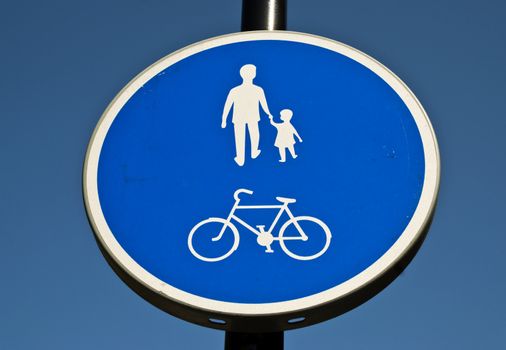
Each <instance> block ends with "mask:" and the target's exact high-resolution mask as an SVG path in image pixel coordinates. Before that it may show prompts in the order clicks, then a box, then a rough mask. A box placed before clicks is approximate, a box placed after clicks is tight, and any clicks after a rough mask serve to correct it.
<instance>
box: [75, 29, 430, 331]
mask: <svg viewBox="0 0 506 350" xmlns="http://www.w3.org/2000/svg"><path fill="white" fill-rule="evenodd" d="M438 182H439V156H438V150H437V144H436V139H435V136H434V133H433V130H432V127H431V125H430V122H429V120H428V118H427V116H426V114H425V112H424V111H423V109H422V107H421V106H420V104H419V102H418V101H417V99H416V98H415V97H414V95H413V94H412V93H411V92H410V91H409V89H408V88H407V87H406V86H405V85H404V84H403V83H402V82H401V81H400V80H399V79H398V78H397V77H396V76H395V75H393V74H392V73H391V72H390V71H388V70H387V69H386V68H385V67H383V66H382V65H381V64H379V63H378V62H376V61H374V60H373V59H371V58H370V57H368V56H366V55H365V54H363V53H361V52H359V51H357V50H355V49H352V48H350V47H348V46H345V45H343V44H340V43H338V42H335V41H331V40H328V39H325V38H321V37H316V36H312V35H307V34H301V33H294V32H245V33H237V34H232V35H227V36H222V37H217V38H213V39H210V40H206V41H203V42H201V43H197V44H195V45H192V46H189V47H187V48H185V49H183V50H180V51H178V52H176V53H174V54H172V55H169V56H167V57H165V58H163V59H162V60H160V61H158V62H157V63H155V64H154V65H152V66H151V67H149V68H148V69H146V70H145V71H144V72H142V73H141V74H140V75H139V76H137V77H136V78H135V79H134V80H133V81H132V82H130V84H129V85H128V86H127V87H125V89H123V90H122V91H121V92H120V93H119V95H118V96H117V97H116V99H115V100H114V101H113V102H112V103H111V105H110V106H109V107H108V109H107V110H106V112H105V113H104V115H103V117H102V119H101V120H100V122H99V124H98V126H97V128H96V130H95V132H94V134H93V137H92V140H91V142H90V146H89V149H88V154H87V158H86V162H85V168H84V195H85V202H86V207H87V212H88V216H89V219H90V222H91V224H92V226H93V229H94V231H95V233H96V236H97V239H98V241H99V243H100V245H101V246H102V248H103V251H104V252H105V254H106V255H107V256H108V258H109V260H110V262H111V263H112V264H113V266H115V269H116V270H117V271H120V272H119V273H120V275H122V277H123V279H124V280H125V281H126V282H127V283H129V284H130V285H131V286H132V287H133V288H134V289H136V291H137V292H138V293H139V294H141V295H143V296H144V297H146V299H148V300H150V301H151V302H153V303H154V304H156V305H157V306H159V307H161V308H163V309H165V310H167V311H169V312H171V313H173V314H176V315H178V316H180V317H183V318H185V319H188V320H191V321H194V322H198V323H201V324H205V325H208V326H210V327H217V328H224V329H240V328H241V327H242V326H241V324H244V323H241V322H240V320H246V321H245V322H250V325H249V326H248V327H250V328H249V329H256V328H255V327H257V326H258V327H257V328H258V329H260V328H261V326H259V324H260V323H261V322H264V324H269V326H268V327H270V328H269V329H268V330H276V329H287V328H295V327H299V326H304V325H307V324H311V323H315V322H318V321H321V320H323V319H326V318H329V317H332V316H335V315H337V314H338V313H342V312H344V311H346V310H347V309H350V308H351V307H353V306H356V305H357V304H359V303H361V302H363V301H365V300H366V299H367V298H369V297H370V296H372V295H373V294H375V293H377V292H378V291H379V290H381V289H382V288H383V287H384V286H386V285H387V284H388V283H389V282H390V281H391V280H392V279H393V278H394V277H395V276H393V277H391V278H387V279H386V280H385V281H384V282H382V283H379V284H378V283H376V282H378V281H381V279H382V278H384V276H388V274H389V273H391V274H396V273H395V272H392V271H391V270H392V269H394V268H395V267H396V266H397V270H399V269H398V265H396V264H398V263H399V262H400V261H402V260H403V259H404V260H406V259H407V260H408V261H409V259H410V258H411V257H412V256H413V255H414V252H416V249H414V248H413V247H418V246H419V244H420V243H421V241H422V240H423V237H424V235H425V232H426V230H427V228H428V224H429V221H430V218H431V215H432V212H433V209H434V205H435V200H436V195H437V189H438ZM413 249H414V251H413ZM409 252H411V253H409ZM408 256H409V257H408ZM406 264H407V262H404V265H403V266H402V268H403V267H405V265H406ZM402 268H401V270H402ZM398 273H399V271H397V274H398ZM368 289H370V290H369V291H368ZM353 297H355V299H354V300H355V301H350V300H351V299H353ZM333 307H334V309H335V310H334V309H333ZM329 310H334V311H329ZM283 317H284V318H283ZM209 318H211V320H210V321H209V320H208V319H209ZM294 318H296V319H294ZM251 320H258V322H257V323H255V322H253V321H251ZM280 320H281V321H280ZM296 321H300V323H296ZM210 322H214V323H210ZM265 322H267V323H265ZM269 322H271V323H269ZM251 324H254V325H253V326H251ZM274 324H275V325H274ZM236 325H239V326H236ZM251 327H253V328H251ZM265 327H267V326H265ZM273 328H276V329H273Z"/></svg>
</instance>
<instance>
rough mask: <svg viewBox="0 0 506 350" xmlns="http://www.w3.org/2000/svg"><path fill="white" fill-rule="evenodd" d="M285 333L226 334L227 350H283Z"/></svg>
mask: <svg viewBox="0 0 506 350" xmlns="http://www.w3.org/2000/svg"><path fill="white" fill-rule="evenodd" d="M283 343H284V336H283V332H272V333H239V332H226V334H225V350H283Z"/></svg>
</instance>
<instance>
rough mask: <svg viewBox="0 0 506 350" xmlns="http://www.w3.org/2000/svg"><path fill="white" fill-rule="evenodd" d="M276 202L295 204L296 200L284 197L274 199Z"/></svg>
mask: <svg viewBox="0 0 506 350" xmlns="http://www.w3.org/2000/svg"><path fill="white" fill-rule="evenodd" d="M276 199H277V200H278V201H280V202H281V203H288V204H290V203H295V202H296V201H297V200H296V199H295V198H285V197H276Z"/></svg>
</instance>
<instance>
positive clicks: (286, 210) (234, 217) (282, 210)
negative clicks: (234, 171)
mask: <svg viewBox="0 0 506 350" xmlns="http://www.w3.org/2000/svg"><path fill="white" fill-rule="evenodd" d="M240 201H241V200H240V198H237V199H236V201H235V203H234V206H233V207H232V210H230V213H229V214H228V216H227V223H231V224H232V220H235V221H236V222H237V223H239V224H241V225H242V226H244V227H245V228H247V229H248V230H249V231H251V232H253V233H254V234H255V235H257V236H260V235H262V234H265V233H267V234H272V233H271V232H272V230H273V229H274V227H275V226H276V224H277V223H278V221H279V219H280V218H281V215H283V213H287V215H288V216H289V217H290V220H293V219H294V218H295V217H294V216H293V214H292V212H291V211H290V208H288V203H283V204H279V205H274V204H273V205H239V203H240ZM241 209H242V210H244V209H279V211H278V214H277V215H276V217H275V218H274V220H273V221H272V224H271V225H270V227H269V229H268V230H267V231H263V232H262V231H260V230H257V229H255V228H254V227H252V226H251V225H249V224H248V223H247V222H246V221H244V220H242V219H241V218H240V217H238V216H237V215H235V212H236V211H237V210H241ZM232 225H233V224H232ZM294 226H295V227H296V228H297V231H298V232H299V234H300V237H283V238H282V239H283V240H302V241H305V240H307V235H306V234H305V233H304V231H303V230H302V228H301V227H300V225H299V224H298V222H297V221H294ZM226 228H227V225H226V224H225V225H223V228H222V229H221V231H220V233H219V235H218V236H217V237H215V238H213V239H212V240H213V241H218V240H219V239H220V238H221V236H223V233H224V232H225V229H226ZM273 240H275V241H279V240H280V238H279V237H273Z"/></svg>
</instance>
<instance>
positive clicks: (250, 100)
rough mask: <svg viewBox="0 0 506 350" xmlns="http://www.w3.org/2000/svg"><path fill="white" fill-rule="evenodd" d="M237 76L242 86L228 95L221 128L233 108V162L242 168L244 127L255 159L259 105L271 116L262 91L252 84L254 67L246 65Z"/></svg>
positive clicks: (257, 151) (244, 141)
mask: <svg viewBox="0 0 506 350" xmlns="http://www.w3.org/2000/svg"><path fill="white" fill-rule="evenodd" d="M239 74H240V75H241V78H242V84H241V85H239V86H236V87H234V88H233V89H232V90H230V92H229V93H228V96H227V100H226V102H225V107H224V108H223V116H222V122H221V127H222V128H226V127H227V117H228V114H229V113H230V109H231V108H232V107H233V113H232V114H233V115H232V124H234V136H235V151H236V156H235V158H234V160H235V162H236V163H237V165H239V166H243V165H244V160H245V157H244V155H245V148H246V127H247V128H248V133H249V137H250V142H251V158H253V159H255V158H256V157H258V156H259V155H260V149H259V148H258V145H259V142H260V131H259V129H258V122H259V121H260V109H259V105H260V106H262V109H263V110H264V112H265V113H267V114H268V115H269V116H271V113H270V112H269V107H268V106H267V101H266V99H265V94H264V90H263V89H262V88H261V87H260V86H257V85H255V84H253V79H255V77H256V67H255V66H254V65H252V64H246V65H244V66H242V67H241V69H240V71H239Z"/></svg>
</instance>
